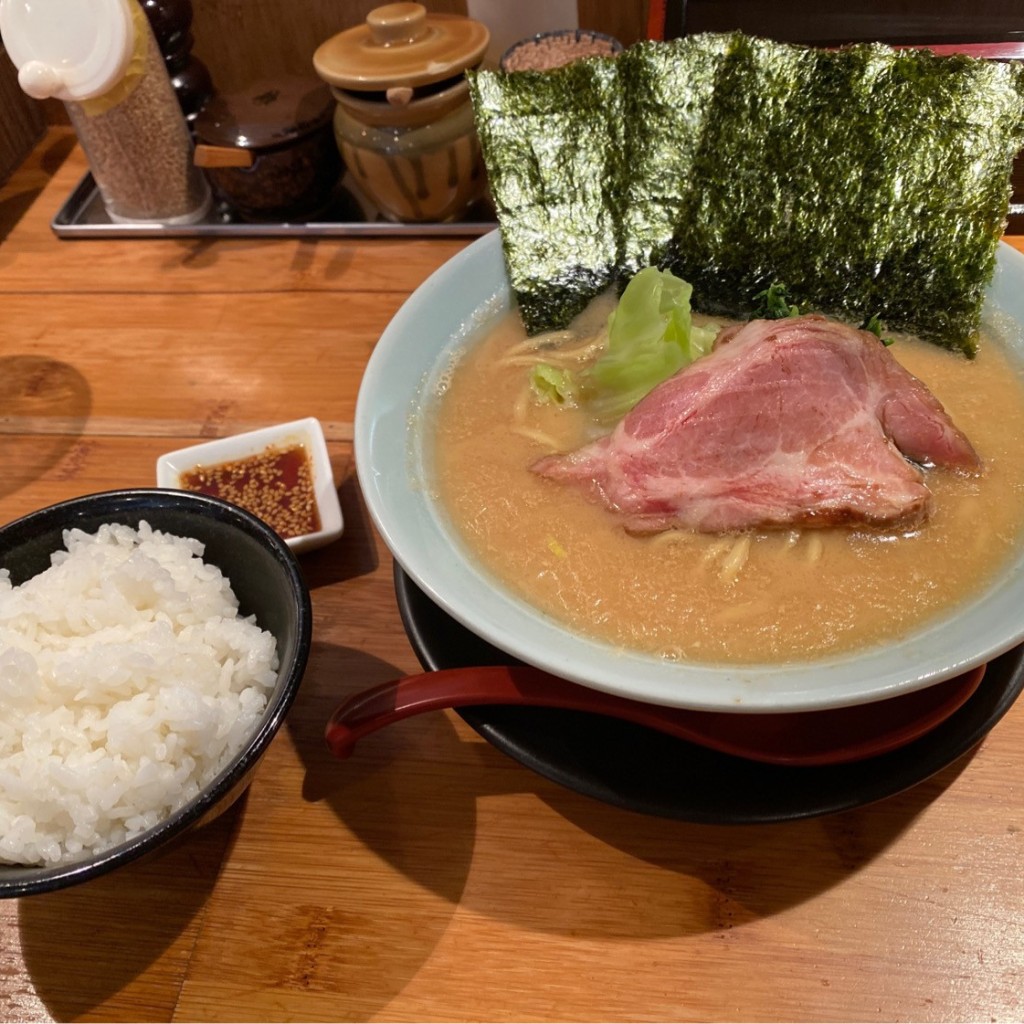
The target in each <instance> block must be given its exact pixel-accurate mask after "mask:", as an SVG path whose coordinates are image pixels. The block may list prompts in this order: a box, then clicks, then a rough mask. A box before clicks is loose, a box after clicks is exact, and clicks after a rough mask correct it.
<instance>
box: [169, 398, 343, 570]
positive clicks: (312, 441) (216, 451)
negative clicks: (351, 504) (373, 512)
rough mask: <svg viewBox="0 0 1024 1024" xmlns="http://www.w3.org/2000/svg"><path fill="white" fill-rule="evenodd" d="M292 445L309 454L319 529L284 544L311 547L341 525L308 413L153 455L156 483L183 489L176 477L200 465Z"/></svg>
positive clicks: (323, 450) (322, 443)
mask: <svg viewBox="0 0 1024 1024" xmlns="http://www.w3.org/2000/svg"><path fill="white" fill-rule="evenodd" d="M294 445H301V446H302V447H303V448H304V449H305V450H306V452H307V453H308V455H309V460H310V463H311V465H312V469H313V494H314V498H315V500H316V508H317V514H318V517H319V520H320V529H319V530H317V531H316V532H313V533H303V534H299V535H298V536H295V537H287V538H285V543H286V544H287V545H288V547H290V548H291V549H292V551H294V552H295V553H296V554H299V553H301V552H303V551H312V550H313V549H314V548H319V547H323V546H324V545H325V544H329V543H330V542H331V541H333V540H336V539H337V538H338V537H340V536H341V531H342V529H343V526H344V524H343V522H342V517H341V505H340V503H339V502H338V489H337V487H336V486H335V483H334V474H333V473H332V471H331V460H330V457H329V456H328V454H327V442H326V440H325V439H324V431H323V427H321V426H320V421H319V420H317V419H314V418H313V417H309V418H307V419H304V420H293V421H292V422H291V423H279V424H276V425H275V426H272V427H263V428H262V429H260V430H250V431H247V432H246V433H244V434H232V435H231V436H230V437H219V438H217V439H216V440H214V441H205V442H203V443H202V444H194V445H190V446H189V447H188V448H179V449H178V450H177V451H173V452H167V453H165V454H164V455H161V456H160V458H158V459H157V460H156V483H157V486H158V487H170V488H176V489H178V490H183V489H186V488H184V487H183V485H182V478H183V477H184V476H185V475H186V474H187V473H189V472H191V471H193V470H195V469H198V468H199V467H200V466H215V465H218V464H219V463H222V462H234V461H236V460H238V459H246V458H249V457H251V456H253V455H259V454H260V452H263V451H265V450H266V449H268V448H277V449H287V448H290V447H293V446H294ZM249 511H255V510H254V509H250V510H249ZM257 514H258V513H257Z"/></svg>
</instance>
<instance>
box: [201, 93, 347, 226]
mask: <svg viewBox="0 0 1024 1024" xmlns="http://www.w3.org/2000/svg"><path fill="white" fill-rule="evenodd" d="M333 111H334V100H333V99H332V97H331V94H330V90H329V89H328V88H327V86H326V85H325V84H324V83H323V82H321V81H320V80H319V79H317V78H316V77H314V76H313V75H308V76H284V77H281V78H277V79H273V80H263V81H256V82H253V83H251V84H250V85H249V86H248V87H246V88H244V89H239V90H237V91H234V92H230V93H217V94H215V95H214V96H213V97H212V98H211V99H210V100H209V101H208V102H207V104H206V105H205V106H204V107H203V109H202V110H201V111H200V112H199V114H198V115H197V116H196V119H195V122H194V129H195V134H196V140H197V145H196V163H197V164H199V166H201V167H202V168H203V169H204V170H205V172H206V175H207V177H208V178H209V179H210V182H211V184H212V185H213V187H214V191H215V192H216V193H217V195H218V197H219V198H220V199H222V200H223V201H224V202H226V203H227V205H228V207H229V209H230V210H231V211H232V212H233V213H236V214H237V215H238V216H239V217H241V218H242V219H243V220H247V221H296V220H302V219H309V218H310V217H311V216H314V215H316V214H318V213H321V212H322V211H323V210H324V209H325V208H326V207H327V206H329V205H330V203H331V201H332V199H333V197H334V193H335V189H336V186H337V183H338V180H339V178H340V177H341V169H342V164H341V157H340V155H339V153H338V147H337V146H336V145H335V142H334V133H333V130H332V126H331V118H332V114H333Z"/></svg>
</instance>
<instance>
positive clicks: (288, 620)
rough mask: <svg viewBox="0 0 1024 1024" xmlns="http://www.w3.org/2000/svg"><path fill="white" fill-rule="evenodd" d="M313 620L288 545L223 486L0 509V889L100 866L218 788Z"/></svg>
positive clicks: (179, 822) (279, 696)
mask: <svg viewBox="0 0 1024 1024" xmlns="http://www.w3.org/2000/svg"><path fill="white" fill-rule="evenodd" d="M311 631H312V617H311V610H310V599H309V591H308V589H307V588H306V585H305V583H304V581H303V579H302V575H301V572H300V570H299V566H298V562H297V561H296V558H295V555H294V554H293V553H292V551H291V550H290V549H289V547H288V545H287V544H286V543H285V542H284V541H283V540H282V539H281V538H280V537H279V536H278V535H277V534H276V533H275V532H274V531H273V530H272V529H270V527H268V526H267V525H266V524H265V523H264V522H263V521H262V520H260V519H259V518H257V517H256V516H254V515H252V514H251V513H249V512H247V511H245V510H244V509H242V508H239V507H238V506H236V505H233V504H230V503H229V502H226V501H222V500H220V499H217V498H211V497H208V496H206V495H201V494H192V493H188V492H185V491H177V490H165V489H152V490H149V489H133V490H121V491H108V492H104V493H101V494H93V495H88V496H86V497H81V498H75V499H72V500H70V501H66V502H62V503H61V504H58V505H52V506H50V507H48V508H45V509H41V510H40V511H38V512H33V513H31V514H30V515H28V516H25V517H23V518H21V519H18V520H16V521H15V522H12V523H9V524H8V525H6V526H3V527H0V897H14V896H25V895H29V894H32V893H38V892H46V891H49V890H52V889H57V888H62V887H64V886H68V885H72V884H76V883H79V882H84V881H86V880H88V879H90V878H94V877H96V876H97V875H100V874H105V873H106V872H108V871H110V870H113V869H114V868H116V867H118V866H119V865H122V864H125V863H128V862H129V861H132V860H135V859H136V858H138V857H141V856H143V855H145V854H149V853H151V852H152V851H154V850H156V849H157V848H158V847H161V846H163V845H164V844H165V843H167V842H169V841H171V840H172V839H175V838H176V837H178V836H180V835H181V834H182V833H184V832H186V831H188V830H190V829H192V828H194V827H196V826H198V825H200V824H202V823H204V822H206V821H209V820H210V819H211V818H213V817H215V816H216V815H217V814H219V813H220V812H222V811H223V810H225V809H226V808H227V807H228V806H230V804H231V803H232V802H233V801H234V800H235V799H236V798H237V797H238V796H239V795H240V794H241V793H242V792H243V791H244V789H245V787H246V786H247V785H248V783H249V781H250V780H251V778H252V774H253V772H254V771H255V769H256V767H257V765H258V763H259V761H260V760H261V759H262V757H263V755H264V753H265V752H266V749H267V747H268V746H269V744H270V742H271V740H272V739H273V737H274V735H275V734H276V732H277V730H278V729H279V728H280V726H281V724H282V722H283V721H284V718H285V715H286V713H287V711H288V708H289V707H290V705H291V703H292V701H293V699H294V697H295V694H296V692H297V690H298V686H299V683H300V681H301V679H302V674H303V672H304V670H305V666H306V661H307V659H308V656H309V648H310V640H311Z"/></svg>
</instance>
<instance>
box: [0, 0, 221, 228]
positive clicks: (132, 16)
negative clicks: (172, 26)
mask: <svg viewBox="0 0 1024 1024" xmlns="http://www.w3.org/2000/svg"><path fill="white" fill-rule="evenodd" d="M0 35H2V36H3V42H4V45H5V46H6V48H7V53H8V54H9V56H10V57H11V60H13V62H14V64H15V66H16V67H17V68H18V82H19V84H20V85H21V87H22V89H24V91H25V92H26V93H28V95H29V96H32V97H34V98H36V99H45V98H48V97H51V96H53V97H56V98H57V99H60V100H63V101H64V105H65V107H66V108H67V111H68V116H69V117H70V119H71V123H72V125H73V126H74V129H75V133H76V135H77V136H78V141H79V142H80V143H81V145H82V148H83V149H84V150H85V155H86V157H87V158H88V161H89V168H90V170H91V171H92V174H93V177H94V178H95V180H96V184H97V186H98V187H99V190H100V194H101V195H102V197H103V202H104V205H105V206H106V209H107V213H108V215H109V216H110V218H111V220H113V221H117V222H138V221H142V222H150V223H152V222H157V223H161V224H189V223H194V222H195V221H197V220H200V219H202V217H203V216H204V215H205V214H206V212H207V211H208V209H209V206H210V190H209V186H208V185H207V183H206V179H205V178H204V177H203V175H202V172H201V171H199V170H198V169H197V168H196V167H195V165H194V164H193V162H192V139H191V136H190V134H189V131H188V127H187V125H186V122H185V117H184V115H183V114H182V111H181V107H180V105H179V104H178V101H177V98H176V97H175V94H174V89H173V87H172V85H171V82H170V78H169V77H168V74H167V69H166V66H165V64H164V60H163V57H162V55H161V53H160V50H159V48H158V47H157V44H156V40H155V39H154V37H153V32H152V29H151V28H150V26H149V21H148V20H147V18H146V15H145V12H144V11H143V9H142V7H140V6H139V4H138V3H136V0H89V2H88V3H83V2H82V0H0Z"/></svg>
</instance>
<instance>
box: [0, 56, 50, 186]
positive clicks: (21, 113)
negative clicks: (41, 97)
mask: <svg viewBox="0 0 1024 1024" xmlns="http://www.w3.org/2000/svg"><path fill="white" fill-rule="evenodd" d="M45 127H46V126H45V124H44V121H43V113H42V110H41V109H40V107H39V104H37V103H36V102H35V101H34V100H31V99H29V97H28V96H26V95H25V93H24V92H22V89H21V86H20V85H18V73H17V71H15V69H14V65H13V64H12V63H11V59H10V57H8V56H7V52H6V50H5V49H4V47H3V45H2V44H0V185H2V184H3V183H4V182H5V181H6V180H7V178H8V176H9V175H10V174H11V173H12V172H13V171H14V169H15V168H16V167H19V166H20V165H21V162H22V161H23V160H24V159H25V157H26V156H27V155H28V153H29V150H31V149H32V147H33V146H34V145H35V144H36V142H38V141H39V139H40V138H42V135H43V131H44V130H45Z"/></svg>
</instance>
